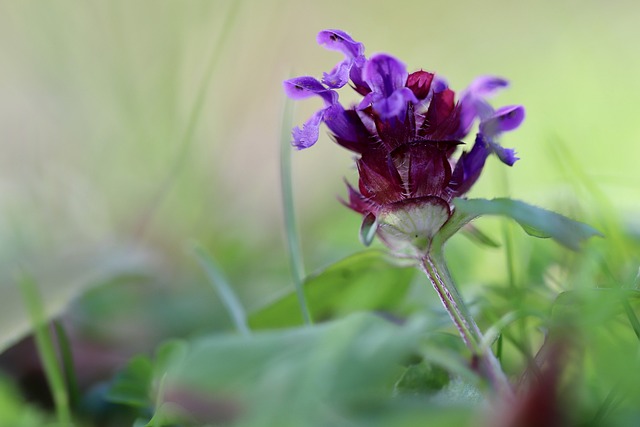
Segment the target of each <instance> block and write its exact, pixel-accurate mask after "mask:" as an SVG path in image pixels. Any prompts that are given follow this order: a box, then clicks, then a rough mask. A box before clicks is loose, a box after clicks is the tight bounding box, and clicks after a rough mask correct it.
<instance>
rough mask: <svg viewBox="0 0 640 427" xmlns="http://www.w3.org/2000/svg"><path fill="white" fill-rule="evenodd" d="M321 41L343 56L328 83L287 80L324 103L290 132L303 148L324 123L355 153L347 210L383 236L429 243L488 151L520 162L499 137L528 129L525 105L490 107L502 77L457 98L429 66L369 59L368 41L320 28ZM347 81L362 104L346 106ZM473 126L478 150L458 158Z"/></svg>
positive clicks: (483, 80)
mask: <svg viewBox="0 0 640 427" xmlns="http://www.w3.org/2000/svg"><path fill="white" fill-rule="evenodd" d="M318 42H319V43H320V44H321V45H323V46H324V47H326V48H328V49H332V50H337V51H340V52H342V53H343V54H344V56H345V59H344V60H343V61H342V62H340V63H338V64H337V65H336V66H335V67H334V68H333V70H331V71H330V72H329V73H324V76H323V78H322V82H320V81H318V80H316V79H315V78H313V77H297V78H294V79H290V80H287V81H285V82H284V87H285V91H286V93H287V95H288V96H289V97H291V98H293V99H304V98H308V97H311V96H319V97H320V98H322V99H323V101H324V104H325V105H324V107H323V108H322V109H320V110H318V111H317V112H316V113H315V114H314V115H312V116H311V118H310V119H309V120H308V121H307V122H306V123H305V124H304V125H303V126H302V128H295V129H294V130H293V142H292V144H293V145H294V146H295V147H297V148H298V149H303V148H308V147H310V146H312V145H313V144H315V142H316V141H317V139H318V135H319V126H320V124H321V123H324V124H325V125H326V126H327V127H328V128H329V131H330V133H331V136H332V137H333V139H334V140H335V141H336V142H337V143H338V144H339V145H342V146H343V147H345V148H347V149H349V150H351V151H353V152H355V153H357V154H358V155H359V157H358V158H357V160H356V166H357V168H358V172H359V180H358V186H357V189H356V188H353V187H352V186H351V185H349V184H347V187H348V193H349V197H348V201H346V202H345V204H346V205H347V206H348V207H350V208H351V209H353V210H355V211H356V212H359V213H361V214H363V215H364V216H365V218H366V220H365V222H366V223H372V222H374V223H375V224H376V225H378V227H379V228H378V235H379V236H380V237H382V239H383V240H384V241H385V242H386V243H387V244H389V245H390V246H395V245H396V242H395V240H397V239H400V240H402V239H403V238H404V237H403V236H404V235H405V234H407V233H409V234H411V235H413V236H414V237H412V239H414V240H415V239H416V238H417V239H419V240H425V239H426V240H428V239H430V238H431V237H432V236H433V234H435V233H436V232H437V231H438V229H439V228H440V227H441V226H442V224H444V222H446V220H447V219H448V218H449V216H450V214H451V206H452V205H451V203H450V202H451V200H452V199H453V198H454V197H458V196H462V195H463V194H465V193H466V192H467V191H469V189H470V188H471V186H472V185H473V184H474V183H475V182H476V180H477V179H478V177H479V176H480V174H481V172H482V169H483V168H484V164H485V161H486V159H487V158H488V156H489V155H491V154H496V155H497V156H498V158H499V159H500V160H501V161H502V162H503V163H505V164H507V165H509V166H512V165H513V164H514V163H515V161H516V160H517V159H518V158H517V157H516V156H515V152H514V150H512V149H507V148H504V147H502V146H501V145H500V144H499V143H498V139H499V137H500V135H501V134H502V133H504V132H508V131H511V130H514V129H516V128H517V127H518V126H519V125H520V124H521V123H522V121H523V120H524V108H523V107H522V106H518V105H516V106H507V107H501V108H498V109H497V110H496V109H494V108H493V107H492V106H491V105H490V104H489V103H488V101H487V99H488V98H490V97H491V96H493V95H494V94H495V93H496V92H497V91H498V90H500V89H502V88H505V87H506V86H507V85H508V82H507V81H506V80H504V79H501V78H498V77H490V76H485V77H479V78H478V79H476V80H475V81H474V82H473V83H472V84H471V85H470V86H469V87H468V88H467V89H466V90H465V91H464V92H462V95H461V96H460V98H459V100H458V101H456V96H455V92H454V91H453V90H451V89H449V87H448V85H447V83H446V81H445V80H444V79H443V78H441V77H440V76H437V75H435V74H434V73H430V72H427V71H423V70H420V71H416V72H413V73H411V74H409V73H408V71H407V68H406V66H405V65H404V64H403V63H402V62H401V61H399V60H398V59H396V58H395V57H393V56H391V55H388V54H377V55H374V56H372V57H370V58H368V59H367V58H366V57H365V56H364V46H363V45H362V43H358V42H356V41H355V40H353V39H352V38H351V36H349V35H348V34H347V33H345V32H343V31H339V30H326V31H322V32H320V33H319V34H318ZM349 82H350V83H351V86H352V87H353V88H354V89H355V90H356V91H357V92H358V93H359V94H361V95H362V96H363V98H362V100H361V101H360V102H359V103H358V104H357V105H356V106H351V107H349V108H345V107H344V106H342V105H341V104H340V103H339V101H338V93H337V92H336V89H339V88H342V87H344V86H345V85H347V83H349ZM475 122H479V125H478V132H477V134H476V137H475V142H474V144H473V146H472V147H471V149H470V150H468V151H463V152H462V154H461V155H460V156H459V157H458V159H457V160H456V159H454V158H453V155H454V153H455V152H456V151H457V148H458V146H459V145H461V144H463V142H462V140H463V139H464V138H465V137H466V136H467V135H468V134H469V133H470V131H471V129H472V127H473V124H474V123H475ZM425 207H427V208H428V209H431V213H425V212H426V211H425ZM416 215H417V216H416ZM418 217H419V218H418ZM416 222H419V223H420V224H418V225H416ZM408 224H410V225H408ZM416 228H417V229H419V230H416ZM405 232H406V233H405ZM396 238H397V239H396ZM405 240H406V239H405ZM412 244H413V245H414V246H415V242H413V243H412Z"/></svg>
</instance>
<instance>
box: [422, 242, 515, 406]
mask: <svg viewBox="0 0 640 427" xmlns="http://www.w3.org/2000/svg"><path fill="white" fill-rule="evenodd" d="M420 267H421V269H422V271H423V272H424V273H425V274H426V275H427V277H428V278H429V281H430V282H431V284H432V285H433V288H434V289H435V291H436V293H437V294H438V296H439V297H440V301H442V305H444V308H445V310H447V313H449V316H450V317H451V320H452V321H453V323H454V325H455V326H456V328H457V329H458V332H459V333H460V336H461V337H462V341H464V343H465V345H466V346H467V347H468V348H469V350H471V352H472V353H473V354H474V355H475V356H476V357H477V358H478V361H479V363H480V370H481V372H482V374H483V375H485V377H486V378H487V380H488V381H489V383H490V384H491V386H492V387H493V388H494V390H495V392H496V393H497V395H498V396H500V397H501V398H503V399H505V400H506V401H511V400H512V399H513V397H514V396H513V389H512V388H511V385H510V384H509V381H508V380H507V377H506V375H505V374H504V372H502V368H501V367H500V362H499V361H498V359H496V357H495V355H494V354H493V352H492V351H491V348H489V347H485V348H483V346H482V345H481V343H482V333H481V332H480V329H479V328H478V325H477V324H476V322H475V320H474V319H473V317H472V316H471V313H469V311H468V310H467V307H466V306H465V304H464V301H463V300H462V297H461V296H460V293H459V292H458V290H457V289H456V287H455V285H454V283H453V280H452V279H451V275H450V274H449V270H448V269H447V265H446V263H445V261H444V257H443V256H442V251H441V250H435V249H432V250H431V251H429V253H427V255H425V256H424V258H422V260H421V263H420Z"/></svg>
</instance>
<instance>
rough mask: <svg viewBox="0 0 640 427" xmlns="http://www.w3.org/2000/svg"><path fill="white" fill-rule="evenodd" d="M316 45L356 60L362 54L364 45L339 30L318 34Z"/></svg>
mask: <svg viewBox="0 0 640 427" xmlns="http://www.w3.org/2000/svg"><path fill="white" fill-rule="evenodd" d="M317 40H318V43H319V44H320V45H321V46H324V47H325V48H327V49H330V50H337V51H340V52H342V53H344V54H345V56H346V57H347V58H351V59H356V58H358V57H359V56H362V55H363V54H364V45H363V44H362V43H360V42H357V41H355V40H354V39H352V38H351V36H350V35H349V34H347V33H345V32H344V31H341V30H324V31H320V32H319V33H318V37H317Z"/></svg>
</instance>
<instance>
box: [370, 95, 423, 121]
mask: <svg viewBox="0 0 640 427" xmlns="http://www.w3.org/2000/svg"><path fill="white" fill-rule="evenodd" d="M409 102H412V103H414V104H417V103H418V99H417V98H416V96H415V95H414V94H413V92H411V90H410V89H409V88H406V87H403V88H401V89H398V90H396V91H395V92H393V93H392V94H391V95H390V96H388V97H383V98H380V99H378V100H377V101H375V102H373V103H372V107H373V110H374V111H375V112H376V113H377V114H378V116H380V117H381V118H382V119H391V118H396V117H401V118H402V119H404V116H405V114H406V112H407V104H408V103H409ZM403 121H404V120H403Z"/></svg>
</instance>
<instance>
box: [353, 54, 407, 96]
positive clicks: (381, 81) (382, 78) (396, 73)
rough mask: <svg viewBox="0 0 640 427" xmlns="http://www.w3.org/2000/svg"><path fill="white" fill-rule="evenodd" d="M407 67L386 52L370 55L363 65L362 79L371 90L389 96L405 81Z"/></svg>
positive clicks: (402, 85)
mask: <svg viewBox="0 0 640 427" xmlns="http://www.w3.org/2000/svg"><path fill="white" fill-rule="evenodd" d="M408 76H409V73H407V67H406V66H405V65H404V64H403V63H402V62H400V61H399V60H398V59H396V58H394V57H393V56H391V55H387V54H378V55H375V56H373V57H371V58H370V59H369V60H368V61H367V63H366V64H365V66H364V70H363V76H362V77H363V79H364V81H365V82H367V83H368V84H369V87H370V88H371V90H372V91H374V92H377V93H380V94H382V95H383V96H384V97H389V96H391V94H393V92H395V91H396V90H398V89H400V88H402V87H404V85H405V83H406V82H407V77H408Z"/></svg>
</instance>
